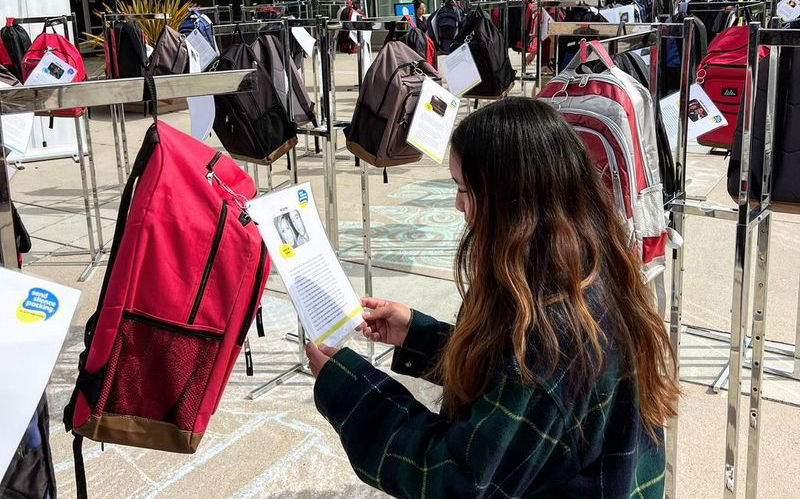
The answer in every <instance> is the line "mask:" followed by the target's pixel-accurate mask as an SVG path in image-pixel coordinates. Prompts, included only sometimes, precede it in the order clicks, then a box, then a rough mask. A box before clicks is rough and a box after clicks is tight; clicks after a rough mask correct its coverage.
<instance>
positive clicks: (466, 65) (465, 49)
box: [442, 43, 481, 97]
mask: <svg viewBox="0 0 800 499" xmlns="http://www.w3.org/2000/svg"><path fill="white" fill-rule="evenodd" d="M442 71H443V72H444V78H445V80H447V86H448V88H450V92H452V93H453V94H454V95H455V96H456V97H461V96H462V95H464V94H465V93H467V92H468V91H469V90H470V89H472V88H474V87H475V86H477V85H478V84H479V83H480V82H481V74H480V73H479V72H478V66H477V65H476V64H475V59H474V58H473V57H472V51H471V50H470V49H469V44H467V43H463V44H461V46H460V47H458V48H457V49H455V50H454V51H453V52H451V53H450V54H449V55H447V56H445V58H444V59H443V60H442Z"/></svg>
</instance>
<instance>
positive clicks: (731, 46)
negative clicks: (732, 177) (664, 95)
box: [697, 26, 768, 149]
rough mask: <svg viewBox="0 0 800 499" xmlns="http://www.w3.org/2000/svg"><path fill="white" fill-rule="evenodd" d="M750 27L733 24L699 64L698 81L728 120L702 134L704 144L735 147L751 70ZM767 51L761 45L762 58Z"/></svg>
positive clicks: (713, 43) (712, 44) (720, 35)
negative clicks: (721, 125)
mask: <svg viewBox="0 0 800 499" xmlns="http://www.w3.org/2000/svg"><path fill="white" fill-rule="evenodd" d="M748 29H749V28H748V27H747V26H733V27H731V28H728V29H726V30H724V31H722V32H721V33H720V34H718V35H717V36H716V37H715V38H714V40H713V41H712V42H711V43H710V44H709V46H708V52H706V56H705V57H703V60H702V61H700V64H699V66H698V68H697V83H698V84H699V85H700V86H702V87H703V90H705V92H706V93H707V94H708V96H709V97H710V98H711V100H712V101H714V104H715V105H716V106H717V107H718V108H719V110H720V111H721V112H722V114H723V116H725V119H726V120H728V124H727V125H725V126H723V127H720V128H717V129H716V130H712V131H710V132H708V133H704V134H703V135H700V136H698V137H697V142H698V143H699V144H701V145H704V146H707V147H720V148H723V149H730V148H731V144H732V143H733V132H734V130H736V119H737V118H738V116H739V103H740V102H741V100H742V91H743V89H744V79H745V72H746V70H747V46H748V41H749V34H748ZM767 52H768V49H767V48H766V47H759V49H758V56H759V58H761V57H764V56H766V55H767Z"/></svg>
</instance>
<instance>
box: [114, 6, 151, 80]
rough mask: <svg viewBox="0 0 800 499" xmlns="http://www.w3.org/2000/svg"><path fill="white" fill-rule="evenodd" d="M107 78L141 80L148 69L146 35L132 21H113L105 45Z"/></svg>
mask: <svg viewBox="0 0 800 499" xmlns="http://www.w3.org/2000/svg"><path fill="white" fill-rule="evenodd" d="M103 48H104V50H105V55H106V78H108V79H112V78H141V77H142V75H143V74H144V71H145V68H146V67H147V49H146V47H145V41H144V34H143V33H142V30H141V29H139V26H137V25H136V22H134V21H133V20H131V19H125V20H120V21H113V22H112V23H111V25H110V26H109V28H108V30H107V35H106V40H105V43H104V45H103Z"/></svg>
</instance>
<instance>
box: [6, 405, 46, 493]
mask: <svg viewBox="0 0 800 499" xmlns="http://www.w3.org/2000/svg"><path fill="white" fill-rule="evenodd" d="M1 477H2V479H0V498H2V499H41V498H43V497H49V498H50V499H56V475H55V471H54V470H53V455H52V452H51V448H50V418H49V415H48V411H47V399H46V398H45V396H44V395H42V398H41V399H40V400H39V406H38V407H37V408H36V412H34V414H33V417H32V418H31V421H30V423H29V424H28V427H27V428H26V429H25V433H24V435H23V436H22V439H21V441H20V444H19V447H17V451H16V452H15V453H14V456H13V457H12V458H11V463H9V465H8V468H7V469H6V470H5V475H4V476H1Z"/></svg>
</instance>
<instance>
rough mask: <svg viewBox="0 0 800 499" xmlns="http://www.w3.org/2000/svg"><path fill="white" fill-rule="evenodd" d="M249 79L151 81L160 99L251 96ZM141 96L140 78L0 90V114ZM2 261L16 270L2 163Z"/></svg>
mask: <svg viewBox="0 0 800 499" xmlns="http://www.w3.org/2000/svg"><path fill="white" fill-rule="evenodd" d="M253 76H254V70H252V69H246V70H239V71H221V72H219V73H200V74H191V75H189V74H187V75H170V76H156V77H155V78H154V80H155V83H156V88H157V89H158V95H159V97H163V98H177V97H190V96H196V95H213V94H222V93H231V92H240V91H249V90H253V89H254V88H255V78H253ZM143 95H144V78H124V79H119V80H97V81H84V82H79V83H64V84H58V85H41V86H32V87H9V88H4V89H0V114H16V113H30V112H38V111H53V110H56V109H66V108H71V107H91V106H108V105H112V104H118V103H126V102H140V101H141V100H142V96H143ZM2 138H3V132H2V124H1V123H0V143H2ZM0 255H1V256H2V262H3V264H4V265H5V266H7V267H11V268H16V266H17V256H16V255H17V249H16V244H15V238H14V228H13V222H12V218H11V189H10V184H9V179H8V172H7V168H6V158H5V157H3V160H2V165H0Z"/></svg>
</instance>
